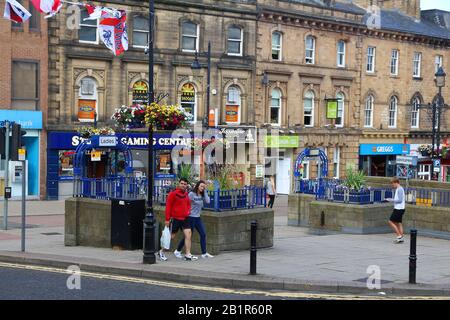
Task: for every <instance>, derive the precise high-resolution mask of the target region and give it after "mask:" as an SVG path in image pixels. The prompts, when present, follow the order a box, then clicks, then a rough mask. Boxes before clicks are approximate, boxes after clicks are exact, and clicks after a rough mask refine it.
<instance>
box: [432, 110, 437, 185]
mask: <svg viewBox="0 0 450 320" xmlns="http://www.w3.org/2000/svg"><path fill="white" fill-rule="evenodd" d="M436 104H437V102H434V103H433V105H432V109H431V110H432V113H433V116H432V125H433V129H432V144H431V180H434V179H433V178H434V142H435V138H436Z"/></svg>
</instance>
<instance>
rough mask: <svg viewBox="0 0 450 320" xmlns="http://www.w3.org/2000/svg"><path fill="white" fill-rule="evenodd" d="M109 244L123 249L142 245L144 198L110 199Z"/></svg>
mask: <svg viewBox="0 0 450 320" xmlns="http://www.w3.org/2000/svg"><path fill="white" fill-rule="evenodd" d="M111 202H112V203H111V245H112V247H119V248H120V249H124V250H137V249H142V247H143V233H142V230H143V227H144V223H143V220H144V217H145V200H144V199H142V200H124V199H112V200H111Z"/></svg>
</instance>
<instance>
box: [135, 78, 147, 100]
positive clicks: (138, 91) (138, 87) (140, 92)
mask: <svg viewBox="0 0 450 320" xmlns="http://www.w3.org/2000/svg"><path fill="white" fill-rule="evenodd" d="M147 101H148V85H147V83H146V82H145V81H138V82H136V83H135V84H133V104H134V103H136V104H147Z"/></svg>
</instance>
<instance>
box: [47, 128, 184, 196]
mask: <svg viewBox="0 0 450 320" xmlns="http://www.w3.org/2000/svg"><path fill="white" fill-rule="evenodd" d="M116 136H117V137H118V139H119V141H120V142H121V143H122V144H125V145H127V146H128V147H129V148H130V149H131V152H132V158H133V169H134V173H133V174H134V176H136V177H145V176H146V175H147V170H148V166H147V163H148V152H147V148H148V135H147V133H126V134H125V133H118V134H116ZM82 141H83V138H81V137H80V135H79V134H78V133H77V132H50V133H49V134H48V146H47V168H48V169H47V199H48V200H56V199H58V198H59V197H68V196H72V193H73V156H74V154H75V149H76V148H77V147H78V145H79V144H80V143H81V142H82ZM189 144H190V138H186V137H184V138H183V137H180V138H173V137H172V136H171V134H170V133H154V138H153V147H154V157H153V158H154V172H155V174H154V178H155V180H157V182H156V184H155V185H158V183H161V184H164V183H166V182H167V181H169V180H173V179H174V178H175V176H176V172H177V167H176V164H175V163H174V161H173V159H172V149H173V148H174V147H175V146H186V145H189ZM86 156H88V157H93V156H97V157H98V159H97V160H98V161H95V162H90V163H91V164H90V165H89V167H88V168H87V175H88V177H90V178H102V177H105V176H109V175H113V176H120V175H125V159H121V157H123V155H122V154H121V153H117V152H108V150H102V151H100V152H99V154H98V155H92V154H91V153H90V151H87V152H86Z"/></svg>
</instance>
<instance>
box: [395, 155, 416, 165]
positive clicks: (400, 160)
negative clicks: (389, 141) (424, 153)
mask: <svg viewBox="0 0 450 320" xmlns="http://www.w3.org/2000/svg"><path fill="white" fill-rule="evenodd" d="M395 162H396V164H403V165H407V166H417V157H408V156H397V157H396V158H395Z"/></svg>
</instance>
